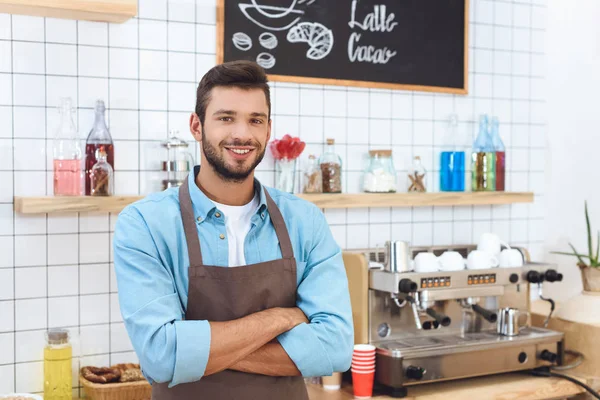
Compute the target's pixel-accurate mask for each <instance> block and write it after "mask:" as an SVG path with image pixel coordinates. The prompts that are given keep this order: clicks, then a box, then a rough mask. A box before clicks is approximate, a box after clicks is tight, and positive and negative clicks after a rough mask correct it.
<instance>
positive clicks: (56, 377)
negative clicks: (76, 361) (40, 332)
mask: <svg viewBox="0 0 600 400" xmlns="http://www.w3.org/2000/svg"><path fill="white" fill-rule="evenodd" d="M72 356H73V353H72V348H71V343H69V331H68V330H66V329H49V330H48V331H47V332H46V347H45V348H44V400H72V398H73V392H72V390H71V389H72V379H73V378H72V372H71V359H72Z"/></svg>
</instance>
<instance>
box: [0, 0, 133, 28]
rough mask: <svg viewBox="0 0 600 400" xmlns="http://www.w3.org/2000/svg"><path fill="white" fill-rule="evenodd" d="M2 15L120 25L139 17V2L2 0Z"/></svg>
mask: <svg viewBox="0 0 600 400" xmlns="http://www.w3.org/2000/svg"><path fill="white" fill-rule="evenodd" d="M0 13H8V14H21V15H34V16H38V17H52V18H66V19H78V20H86V21H101V22H119V23H120V22H125V21H127V20H129V19H130V18H133V17H135V16H136V15H137V0H0Z"/></svg>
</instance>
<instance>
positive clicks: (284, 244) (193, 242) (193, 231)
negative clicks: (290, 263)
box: [179, 177, 294, 266]
mask: <svg viewBox="0 0 600 400" xmlns="http://www.w3.org/2000/svg"><path fill="white" fill-rule="evenodd" d="M188 179H189V177H187V178H185V181H184V182H183V184H182V185H181V186H180V187H179V207H180V208H181V219H182V221H183V230H184V232H185V238H186V242H187V248H188V254H189V257H190V265H194V266H196V265H203V262H202V250H201V248H200V239H199V236H198V230H197V228H196V219H195V218H194V207H193V206H192V197H191V196H190V187H189V182H188ZM263 190H264V191H265V196H266V198H267V209H268V210H269V217H270V218H271V222H272V223H273V226H274V227H275V234H276V235H277V239H278V240H279V246H280V247H281V255H282V257H283V258H289V259H291V258H294V249H293V248H292V242H291V240H290V235H289V233H288V230H287V227H286V226H285V221H284V220H283V216H282V215H281V211H279V208H278V207H277V205H276V204H275V202H274V201H273V199H272V198H271V195H270V194H269V192H268V191H267V189H263Z"/></svg>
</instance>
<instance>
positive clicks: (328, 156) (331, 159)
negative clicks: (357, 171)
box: [319, 139, 342, 193]
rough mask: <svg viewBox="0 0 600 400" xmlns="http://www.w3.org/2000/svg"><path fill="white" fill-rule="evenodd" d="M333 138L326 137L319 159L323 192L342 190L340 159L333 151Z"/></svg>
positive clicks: (338, 191)
mask: <svg viewBox="0 0 600 400" xmlns="http://www.w3.org/2000/svg"><path fill="white" fill-rule="evenodd" d="M334 146H335V140H334V139H327V147H326V148H325V152H324V153H323V155H322V156H321V158H320V159H319V165H320V166H321V178H322V180H323V193H341V192H342V159H341V158H340V156H338V155H337V154H336V153H335V149H334Z"/></svg>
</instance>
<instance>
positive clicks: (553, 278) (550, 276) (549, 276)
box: [544, 269, 563, 282]
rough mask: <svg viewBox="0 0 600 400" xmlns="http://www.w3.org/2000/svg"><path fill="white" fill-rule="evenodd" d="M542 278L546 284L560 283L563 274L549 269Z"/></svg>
mask: <svg viewBox="0 0 600 400" xmlns="http://www.w3.org/2000/svg"><path fill="white" fill-rule="evenodd" d="M544 278H545V279H546V280H547V281H548V282H560V281H562V279H563V274H559V273H558V272H557V271H556V270H555V269H549V270H548V271H546V273H545V274H544Z"/></svg>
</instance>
